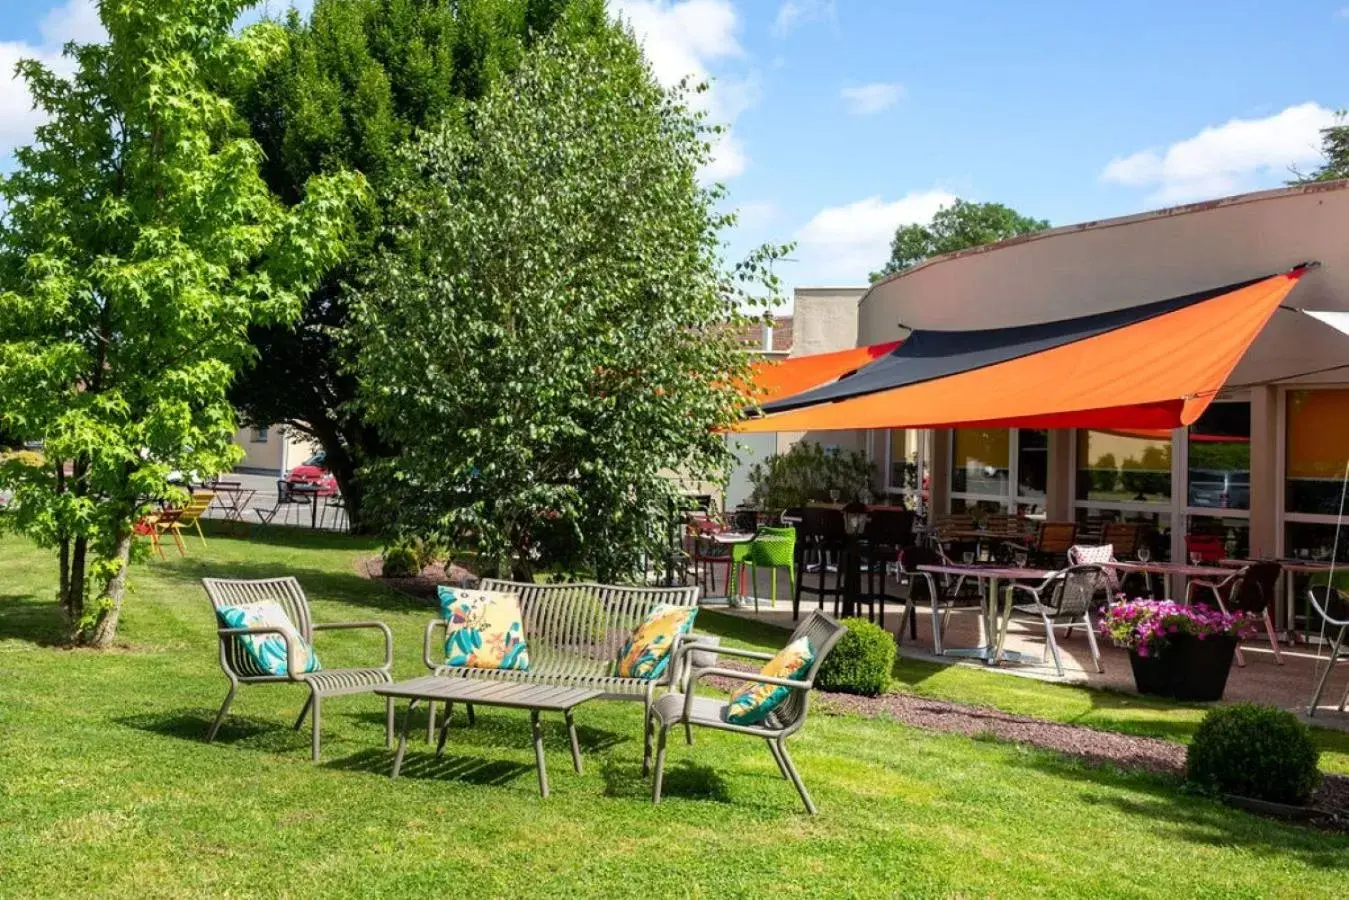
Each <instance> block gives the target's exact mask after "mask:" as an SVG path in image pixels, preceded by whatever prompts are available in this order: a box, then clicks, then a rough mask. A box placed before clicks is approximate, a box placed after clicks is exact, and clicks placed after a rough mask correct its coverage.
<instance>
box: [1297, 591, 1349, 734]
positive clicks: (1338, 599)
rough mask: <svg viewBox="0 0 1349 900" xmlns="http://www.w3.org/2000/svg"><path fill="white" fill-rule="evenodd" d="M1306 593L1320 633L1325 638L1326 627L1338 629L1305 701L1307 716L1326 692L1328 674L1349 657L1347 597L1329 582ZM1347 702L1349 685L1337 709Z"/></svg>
mask: <svg viewBox="0 0 1349 900" xmlns="http://www.w3.org/2000/svg"><path fill="white" fill-rule="evenodd" d="M1308 596H1309V599H1310V600H1311V604H1312V608H1313V609H1314V610H1316V614H1317V615H1318V616H1320V617H1321V628H1322V632H1321V636H1322V637H1325V635H1326V633H1327V631H1328V630H1329V629H1334V628H1338V629H1339V633H1338V634H1336V635H1335V639H1334V640H1333V641H1332V642H1331V644H1330V659H1329V660H1327V662H1326V670H1325V671H1324V672H1322V673H1321V678H1320V679H1319V680H1318V681H1317V683H1316V690H1315V691H1314V692H1313V693H1312V699H1311V702H1310V703H1308V704H1307V715H1309V716H1314V715H1316V706H1317V704H1319V703H1320V702H1321V695H1322V694H1323V693H1325V690H1326V682H1328V681H1329V680H1330V673H1331V672H1332V671H1333V670H1334V669H1335V665H1336V664H1337V663H1338V662H1339V661H1340V660H1341V659H1349V646H1345V638H1346V637H1349V597H1346V596H1345V595H1344V593H1343V592H1342V591H1340V590H1339V589H1338V588H1335V587H1331V586H1330V585H1328V584H1323V585H1317V586H1316V587H1313V588H1312V589H1311V590H1310V591H1308ZM1318 661H1319V657H1318ZM1346 703H1349V686H1346V687H1345V690H1344V696H1343V697H1341V698H1340V705H1339V710H1340V712H1344V706H1345V704H1346Z"/></svg>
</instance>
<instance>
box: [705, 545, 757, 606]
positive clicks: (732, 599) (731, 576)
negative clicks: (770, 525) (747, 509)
mask: <svg viewBox="0 0 1349 900" xmlns="http://www.w3.org/2000/svg"><path fill="white" fill-rule="evenodd" d="M755 536H756V535H754V534H753V533H752V532H749V531H719V532H717V533H716V534H714V535H712V540H713V541H715V542H716V543H718V544H722V545H723V546H726V547H731V548H732V550H731V553H732V555H734V553H735V550H734V547H735V545H737V544H749V543H752V542H753V541H754V538H755ZM733 568H734V566H730V567H729V568H728V569H727V572H726V605H727V606H739V605H740V603H739V600H740V592H739V590H738V582H737V581H736V580H735V573H734V572H732V571H731V569H733ZM714 599H718V598H715V597H704V598H703V601H704V602H706V601H707V600H714Z"/></svg>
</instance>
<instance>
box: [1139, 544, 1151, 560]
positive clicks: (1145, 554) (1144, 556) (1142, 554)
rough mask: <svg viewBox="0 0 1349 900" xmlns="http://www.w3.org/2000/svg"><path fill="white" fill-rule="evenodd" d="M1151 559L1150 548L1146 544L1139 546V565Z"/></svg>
mask: <svg viewBox="0 0 1349 900" xmlns="http://www.w3.org/2000/svg"><path fill="white" fill-rule="evenodd" d="M1151 559H1152V548H1151V547H1149V546H1148V545H1147V544H1140V545H1139V547H1138V561H1139V562H1141V563H1147V562H1148V561H1149V560H1151Z"/></svg>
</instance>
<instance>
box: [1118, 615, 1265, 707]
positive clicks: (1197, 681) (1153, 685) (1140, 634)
mask: <svg viewBox="0 0 1349 900" xmlns="http://www.w3.org/2000/svg"><path fill="white" fill-rule="evenodd" d="M1254 633H1255V620H1254V618H1252V617H1251V616H1249V615H1246V614H1245V613H1225V612H1223V611H1222V610H1220V609H1213V608H1212V607H1209V606H1205V605H1204V604H1202V603H1196V604H1194V605H1193V606H1182V605H1181V604H1179V603H1175V602H1173V601H1171V600H1131V601H1128V602H1125V603H1120V604H1118V605H1116V606H1113V607H1111V608H1110V609H1109V610H1107V611H1106V613H1105V617H1104V618H1103V619H1102V621H1101V634H1102V635H1103V636H1105V637H1107V638H1110V639H1112V640H1114V641H1115V643H1116V644H1119V645H1120V646H1121V647H1124V648H1126V649H1127V650H1128V651H1129V662H1130V664H1131V665H1132V667H1133V673H1134V685H1135V686H1136V687H1137V688H1138V692H1139V693H1140V694H1156V695H1159V696H1162V697H1172V698H1174V699H1177V700H1201V701H1211V700H1219V699H1221V698H1222V695H1223V691H1224V690H1225V689H1226V687H1227V673H1228V672H1229V671H1230V670H1231V668H1232V655H1233V654H1234V653H1235V652H1236V649H1237V641H1239V640H1241V639H1242V638H1244V637H1248V636H1250V635H1251V634H1254Z"/></svg>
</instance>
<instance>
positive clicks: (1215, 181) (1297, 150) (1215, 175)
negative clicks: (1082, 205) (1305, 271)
mask: <svg viewBox="0 0 1349 900" xmlns="http://www.w3.org/2000/svg"><path fill="white" fill-rule="evenodd" d="M1334 122H1335V113H1334V112H1333V111H1332V110H1329V109H1326V108H1325V107H1323V106H1320V105H1318V104H1316V103H1302V104H1299V105H1297V106H1290V107H1288V108H1287V109H1285V110H1283V111H1282V112H1279V113H1275V114H1274V115H1271V116H1266V117H1265V118H1263V119H1232V120H1231V121H1229V122H1226V123H1224V124H1222V125H1215V126H1210V127H1208V128H1205V129H1204V130H1203V131H1201V132H1199V133H1198V134H1197V135H1195V136H1194V137H1191V138H1186V139H1185V140H1183V141H1177V142H1176V143H1174V144H1172V145H1171V146H1170V147H1167V148H1166V149H1165V150H1163V151H1160V152H1159V151H1157V150H1155V149H1150V150H1143V151H1140V152H1138V153H1134V154H1132V155H1130V156H1125V157H1122V158H1116V159H1113V160H1111V162H1110V164H1109V165H1108V166H1106V167H1105V169H1104V170H1103V171H1102V172H1101V178H1102V180H1104V181H1112V182H1115V183H1116V184H1122V185H1126V186H1128V187H1142V188H1151V189H1152V194H1150V195H1149V196H1148V202H1149V203H1185V202H1189V201H1193V200H1204V199H1211V198H1213V197H1221V196H1224V195H1226V194H1236V193H1240V192H1242V191H1247V190H1254V189H1256V188H1258V187H1260V186H1261V184H1262V183H1267V182H1269V181H1274V180H1286V179H1287V177H1288V175H1289V173H1290V171H1291V170H1292V169H1294V168H1310V167H1314V166H1315V165H1316V164H1317V163H1318V162H1319V161H1320V159H1321V129H1323V128H1326V127H1327V126H1329V125H1332V124H1334Z"/></svg>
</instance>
